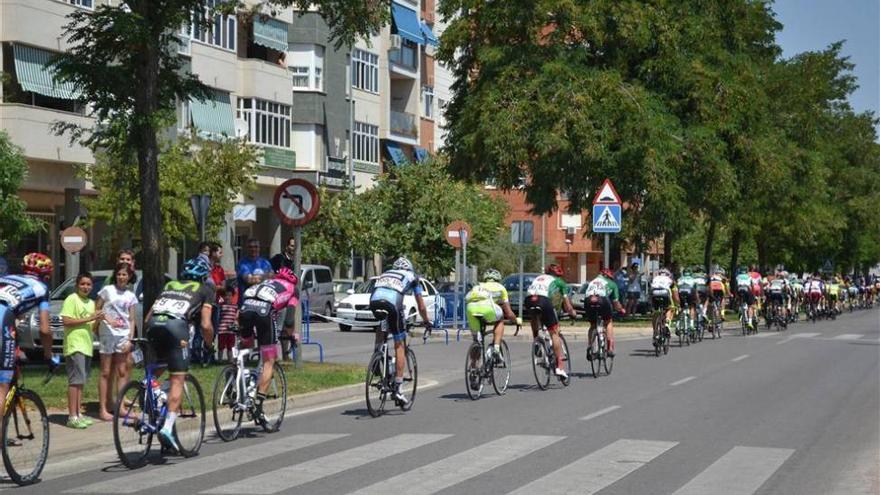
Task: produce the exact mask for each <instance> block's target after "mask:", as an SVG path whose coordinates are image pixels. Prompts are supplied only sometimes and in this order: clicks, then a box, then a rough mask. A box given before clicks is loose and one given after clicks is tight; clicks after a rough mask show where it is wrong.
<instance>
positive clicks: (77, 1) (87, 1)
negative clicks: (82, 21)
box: [61, 0, 95, 9]
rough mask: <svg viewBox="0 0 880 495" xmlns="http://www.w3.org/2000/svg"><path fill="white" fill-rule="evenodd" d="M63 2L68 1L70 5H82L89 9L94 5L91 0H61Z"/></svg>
mask: <svg viewBox="0 0 880 495" xmlns="http://www.w3.org/2000/svg"><path fill="white" fill-rule="evenodd" d="M61 1H62V2H64V3H69V4H70V5H76V6H77V7H84V8H87V9H91V8H93V7H94V6H95V3H94V1H93V0H61Z"/></svg>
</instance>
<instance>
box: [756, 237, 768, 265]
mask: <svg viewBox="0 0 880 495" xmlns="http://www.w3.org/2000/svg"><path fill="white" fill-rule="evenodd" d="M764 239H765V237H764V236H763V235H758V239H757V241H756V242H755V247H756V248H757V250H758V270H760V271H761V273H766V272H767V270H768V269H769V268H768V267H767V242H766V241H765V240H764Z"/></svg>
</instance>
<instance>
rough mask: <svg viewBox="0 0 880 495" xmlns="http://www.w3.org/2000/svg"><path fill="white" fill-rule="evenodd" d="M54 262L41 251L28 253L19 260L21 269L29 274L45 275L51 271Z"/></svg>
mask: <svg viewBox="0 0 880 495" xmlns="http://www.w3.org/2000/svg"><path fill="white" fill-rule="evenodd" d="M53 268H55V264H54V263H52V259H51V258H49V257H48V256H46V255H45V254H43V253H28V254H26V255H24V258H22V260H21V270H22V271H23V272H25V273H27V274H30V275H38V276H41V277H45V276H46V275H50V274H51V273H52V269H53Z"/></svg>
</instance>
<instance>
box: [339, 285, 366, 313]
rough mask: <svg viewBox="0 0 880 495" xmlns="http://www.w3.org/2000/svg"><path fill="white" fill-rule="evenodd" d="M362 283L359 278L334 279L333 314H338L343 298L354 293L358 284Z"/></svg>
mask: <svg viewBox="0 0 880 495" xmlns="http://www.w3.org/2000/svg"><path fill="white" fill-rule="evenodd" d="M359 284H361V282H358V281H357V280H348V279H343V280H334V281H333V316H336V309H337V308H338V307H339V303H340V302H342V300H343V299H345V298H346V297H348V296H349V295H351V294H354V292H355V289H356V288H357V286H358V285H359Z"/></svg>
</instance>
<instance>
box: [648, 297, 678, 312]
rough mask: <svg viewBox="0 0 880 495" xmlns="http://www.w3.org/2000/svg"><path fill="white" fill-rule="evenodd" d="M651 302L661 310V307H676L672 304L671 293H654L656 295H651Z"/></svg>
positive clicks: (655, 308)
mask: <svg viewBox="0 0 880 495" xmlns="http://www.w3.org/2000/svg"><path fill="white" fill-rule="evenodd" d="M651 304H652V305H653V306H654V310H655V311H657V310H661V309H673V308H674V306H673V305H672V298H671V297H669V294H666V295H659V294H654V295H652V296H651Z"/></svg>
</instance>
